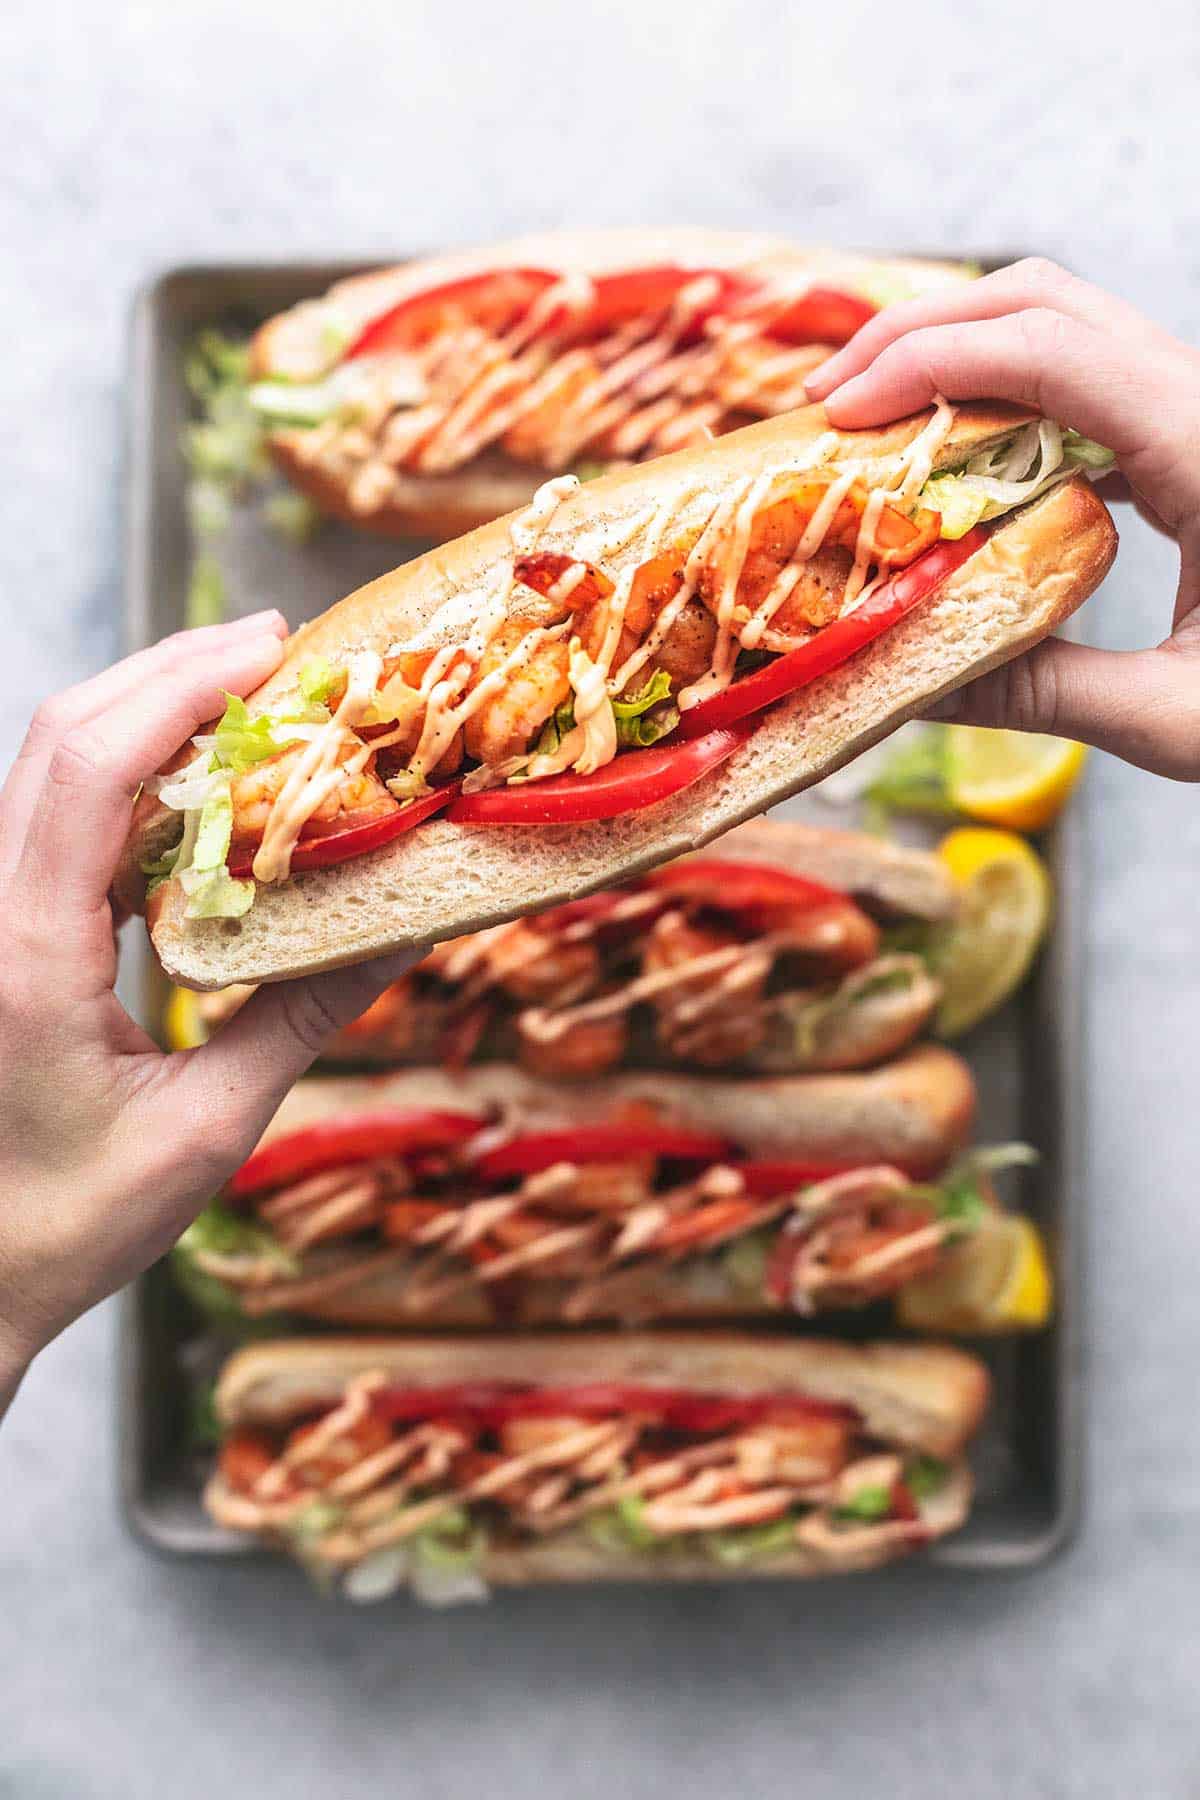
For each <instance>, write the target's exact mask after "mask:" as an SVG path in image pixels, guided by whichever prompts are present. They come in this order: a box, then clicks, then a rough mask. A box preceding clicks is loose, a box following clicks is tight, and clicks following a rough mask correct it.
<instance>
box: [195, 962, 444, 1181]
mask: <svg viewBox="0 0 1200 1800" xmlns="http://www.w3.org/2000/svg"><path fill="white" fill-rule="evenodd" d="M421 955H422V952H421V951H417V950H406V951H402V952H400V953H398V954H397V955H395V956H386V957H377V958H376V959H375V960H374V961H373V962H366V963H358V964H356V965H355V966H354V967H353V968H349V969H334V970H331V971H330V972H329V973H328V974H325V975H310V976H307V977H305V978H304V979H302V980H298V981H282V982H276V983H272V984H271V985H270V986H268V987H262V988H259V990H258V992H257V993H256V994H255V995H253V997H252V998H251V999H250V1000H248V1001H247V1002H246V1004H245V1006H243V1007H242V1008H241V1009H240V1011H239V1012H237V1013H236V1014H235V1015H234V1017H233V1018H232V1019H231V1020H230V1021H229V1023H228V1024H226V1025H224V1026H222V1028H221V1030H220V1032H219V1033H218V1034H217V1036H216V1037H214V1038H212V1039H210V1041H209V1042H208V1043H207V1044H204V1045H203V1046H202V1047H201V1048H200V1049H199V1050H191V1051H184V1052H182V1053H181V1054H180V1055H179V1056H178V1057H177V1058H173V1059H172V1061H173V1062H175V1061H177V1062H178V1063H179V1064H180V1065H181V1066H180V1071H179V1075H178V1077H177V1078H176V1081H175V1082H173V1084H172V1085H173V1088H174V1091H175V1093H176V1095H177V1096H178V1098H179V1100H180V1102H181V1103H182V1105H183V1110H184V1111H185V1113H186V1116H187V1117H189V1118H198V1119H199V1120H200V1121H201V1122H202V1123H203V1124H204V1126H205V1128H206V1129H211V1131H212V1132H213V1133H214V1134H215V1135H214V1141H215V1142H217V1143H219V1144H220V1145H221V1147H222V1149H223V1150H224V1149H225V1147H226V1146H228V1148H229V1154H230V1156H231V1158H232V1161H231V1162H230V1167H231V1168H235V1167H236V1166H237V1164H238V1163H239V1162H241V1161H242V1160H243V1159H244V1158H245V1157H246V1156H247V1155H248V1154H249V1152H250V1150H251V1149H252V1148H253V1146H254V1145H255V1144H256V1143H257V1141H258V1139H259V1137H260V1135H261V1133H262V1131H263V1128H264V1127H265V1125H266V1123H267V1120H268V1119H269V1118H270V1117H271V1115H272V1113H273V1112H274V1111H275V1109H276V1107H277V1106H278V1105H279V1104H280V1102H281V1101H282V1099H283V1097H284V1095H285V1094H286V1093H287V1091H288V1089H289V1088H290V1087H291V1086H292V1085H293V1083H294V1082H296V1081H297V1080H298V1079H299V1077H300V1076H301V1075H303V1073H304V1071H305V1070H306V1069H307V1068H308V1067H309V1066H310V1065H311V1063H312V1062H313V1060H314V1058H315V1057H316V1056H318V1055H319V1054H320V1052H321V1050H322V1049H323V1048H324V1046H325V1044H326V1043H327V1042H328V1041H329V1039H330V1038H331V1037H332V1036H333V1034H334V1033H335V1032H336V1031H340V1030H341V1029H342V1027H343V1026H344V1025H348V1024H349V1023H350V1021H351V1020H352V1019H357V1018H358V1016H359V1014H360V1013H363V1012H365V1011H366V1009H367V1007H368V1006H370V1005H371V1004H372V1003H373V1002H374V1001H376V1000H377V999H378V998H379V996H380V994H382V993H383V991H384V989H385V988H388V987H390V986H391V985H392V983H393V982H395V981H399V980H400V978H401V976H403V975H406V974H407V973H408V971H409V970H410V969H411V968H412V967H413V965H414V963H416V962H419V961H420V958H421ZM176 1082H177V1085H176Z"/></svg>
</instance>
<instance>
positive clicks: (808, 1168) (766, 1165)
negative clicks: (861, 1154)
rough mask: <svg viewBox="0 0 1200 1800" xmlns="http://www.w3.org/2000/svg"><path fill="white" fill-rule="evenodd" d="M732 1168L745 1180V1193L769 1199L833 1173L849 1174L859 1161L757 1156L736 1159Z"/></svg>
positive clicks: (828, 1178)
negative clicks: (842, 1161) (743, 1159)
mask: <svg viewBox="0 0 1200 1800" xmlns="http://www.w3.org/2000/svg"><path fill="white" fill-rule="evenodd" d="M733 1167H734V1168H735V1169H736V1170H737V1172H738V1174H739V1175H740V1176H741V1178H742V1181H743V1182H744V1183H745V1187H746V1192H747V1193H748V1194H753V1195H754V1197H755V1199H759V1200H770V1199H773V1198H774V1197H775V1196H776V1195H778V1194H791V1193H795V1192H797V1190H798V1189H800V1188H803V1187H811V1186H812V1184H813V1182H814V1181H828V1180H830V1178H831V1177H832V1176H834V1175H848V1174H850V1173H851V1172H852V1171H853V1170H854V1169H855V1168H858V1167H861V1162H860V1163H828V1162H810V1161H803V1160H797V1159H792V1158H788V1157H776V1158H754V1159H752V1160H750V1161H748V1162H735V1163H734V1164H733Z"/></svg>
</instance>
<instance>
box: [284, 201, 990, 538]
mask: <svg viewBox="0 0 1200 1800" xmlns="http://www.w3.org/2000/svg"><path fill="white" fill-rule="evenodd" d="M972 273H973V271H972V270H971V269H969V268H967V267H964V266H962V265H957V264H954V263H934V262H920V261H911V260H910V261H903V260H900V259H897V258H877V257H864V256H856V255H853V254H849V253H846V252H835V251H828V250H825V251H822V250H804V249H800V248H798V247H797V246H795V245H793V244H789V243H787V242H785V241H783V240H781V239H779V238H769V237H764V236H761V235H758V234H751V233H748V232H737V231H696V230H686V229H685V230H674V231H671V230H667V231H662V230H659V231H640V230H634V231H629V230H624V231H622V230H616V231H580V232H559V233H554V234H552V235H548V236H544V237H537V238H525V239H522V240H520V241H518V242H516V243H509V244H501V245H495V246H492V247H491V248H485V249H481V250H471V251H466V252H459V253H458V254H455V255H450V256H443V257H437V258H434V259H431V260H428V261H418V262H412V263H408V264H406V265H405V266H403V267H400V268H392V269H379V270H376V271H374V272H373V273H370V274H367V275H360V276H355V277H352V278H351V279H349V280H346V281H341V282H338V283H337V285H336V286H335V287H334V288H332V289H331V291H330V292H329V293H328V294H326V295H324V296H322V297H321V298H320V299H317V300H306V301H303V302H302V303H301V304H300V305H298V306H294V307H292V308H291V309H290V311H288V312H285V313H281V314H280V315H279V316H278V317H276V318H274V319H271V320H269V321H268V322H267V324H265V325H264V326H263V327H262V329H261V331H260V332H259V333H258V335H257V337H256V339H255V341H254V345H253V350H252V359H251V360H252V365H253V366H252V377H253V385H252V386H251V388H250V401H251V404H252V406H253V407H254V408H255V410H256V411H257V413H258V414H259V416H260V417H261V418H262V420H263V422H264V424H265V426H266V430H267V441H268V443H269V445H270V447H271V451H272V453H273V455H274V457H275V460H276V462H277V463H278V464H279V466H280V468H281V469H282V470H283V472H284V473H285V474H286V475H287V477H288V479H289V480H290V481H291V482H292V483H293V485H294V486H296V487H298V488H299V489H301V490H302V491H303V492H304V493H306V494H308V495H309V496H310V497H311V498H312V499H314V500H315V501H316V502H317V503H318V505H319V506H320V507H321V508H322V510H323V511H325V512H329V513H334V514H337V515H338V516H339V517H341V518H344V519H348V520H350V521H351V522H352V523H354V524H357V525H361V526H364V527H366V528H367V529H369V530H372V531H379V532H384V533H389V534H393V535H399V536H414V535H427V536H430V537H436V538H446V537H453V536H454V535H455V534H456V533H458V532H460V531H469V530H470V529H471V528H472V527H473V526H475V525H482V524H485V523H486V522H487V520H489V519H495V518H498V517H499V516H500V514H501V513H507V512H511V511H512V510H513V508H515V507H519V506H523V505H526V504H527V503H528V502H529V500H530V499H531V498H532V496H533V493H534V490H535V489H536V488H537V486H538V484H539V482H542V481H544V480H545V479H546V477H547V475H559V474H563V473H565V472H567V471H569V470H571V469H578V470H579V471H581V472H582V473H584V474H585V475H594V474H599V473H601V472H603V471H604V470H605V469H608V468H611V467H615V466H620V465H621V464H624V463H630V462H644V461H646V460H648V459H649V458H650V457H654V456H661V455H664V454H666V453H667V452H669V451H672V450H684V449H687V448H689V447H690V446H692V445H694V444H698V443H703V442H705V441H706V440H707V439H709V438H711V437H714V436H715V437H720V436H723V435H724V434H725V433H726V432H727V431H730V430H733V429H735V428H736V427H737V426H739V425H747V424H750V423H752V422H753V421H754V420H755V419H764V418H773V417H775V416H776V415H777V414H779V413H782V412H789V411H791V410H793V409H794V408H795V407H797V406H803V405H804V403H805V399H804V388H803V382H804V377H805V376H806V375H807V374H809V373H810V372H811V371H812V370H813V369H814V368H815V367H816V366H817V364H818V363H821V362H823V361H824V360H825V358H826V357H827V356H828V355H829V354H830V353H831V352H832V350H833V349H834V348H835V347H836V346H837V345H839V344H843V343H845V342H846V340H847V338H849V337H850V336H852V334H853V333H854V332H855V331H856V330H857V329H858V327H859V326H860V325H861V324H863V323H864V321H865V320H867V319H869V318H870V317H871V315H872V314H873V313H874V312H875V311H876V309H877V307H878V306H879V305H880V304H883V303H885V302H886V301H889V300H894V299H897V298H901V297H907V296H910V295H913V294H918V293H923V292H926V291H928V290H929V289H931V288H935V287H940V286H945V285H947V284H957V283H959V282H962V281H964V280H969V279H970V277H971V274H972Z"/></svg>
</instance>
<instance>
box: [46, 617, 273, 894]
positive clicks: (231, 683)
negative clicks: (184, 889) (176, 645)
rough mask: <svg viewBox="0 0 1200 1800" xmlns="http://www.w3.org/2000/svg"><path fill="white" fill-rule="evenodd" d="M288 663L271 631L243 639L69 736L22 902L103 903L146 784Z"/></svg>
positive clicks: (49, 787) (51, 760)
mask: <svg viewBox="0 0 1200 1800" xmlns="http://www.w3.org/2000/svg"><path fill="white" fill-rule="evenodd" d="M281 655H282V646H281V645H280V641H279V639H278V637H277V636H276V635H275V634H274V633H273V632H267V633H264V634H260V635H258V636H254V635H251V636H250V637H249V638H243V639H239V640H235V641H234V642H233V643H231V644H229V645H227V646H226V647H225V648H223V649H221V650H219V651H218V650H209V651H207V652H205V653H203V654H201V655H200V656H198V657H197V658H196V659H195V660H194V661H192V660H189V661H187V662H186V663H185V664H184V665H183V667H181V668H180V669H178V670H177V671H176V672H175V673H174V674H173V675H171V676H170V677H165V678H164V679H163V680H161V681H160V682H158V683H156V684H155V685H154V686H153V687H146V688H142V689H140V690H139V691H138V692H137V693H136V694H135V695H128V696H126V697H125V698H124V699H123V700H122V701H121V702H119V703H118V704H115V705H113V706H111V707H109V708H107V709H106V710H105V711H104V712H102V713H101V714H100V715H99V716H98V717H97V718H94V719H91V720H88V721H87V722H85V723H84V724H82V725H80V726H77V727H76V728H75V729H74V730H71V731H68V732H67V733H66V734H65V736H64V737H62V738H61V739H60V741H59V742H58V744H57V745H56V746H55V748H54V749H53V750H52V751H51V752H50V755H49V757H48V759H47V762H46V766H45V772H44V778H43V780H42V783H41V785H40V787H39V789H38V793H37V796H36V800H35V803H34V806H33V811H32V816H31V818H30V821H29V826H28V830H27V831H26V835H25V843H24V845H23V847H22V850H21V855H20V860H19V862H18V864H17V867H16V869H15V871H14V877H13V879H14V883H15V884H16V885H17V887H18V891H19V893H20V895H21V897H22V898H23V899H24V900H25V901H27V902H29V903H32V904H34V905H37V906H40V907H45V908H48V909H49V911H50V912H51V913H56V914H61V912H62V911H63V910H64V908H66V909H67V910H69V909H71V908H72V907H79V906H83V907H86V908H91V907H92V906H96V905H99V904H100V903H102V902H103V901H104V898H105V896H106V894H107V892H108V888H109V885H110V883H111V881H112V878H113V873H114V870H115V869H116V866H117V861H118V858H119V856H120V853H121V847H122V845H123V844H124V841H125V836H126V833H127V832H128V829H129V818H130V812H131V809H132V807H133V801H134V797H135V795H136V793H137V790H138V788H139V786H140V785H141V783H142V782H143V781H146V780H148V779H149V777H150V776H151V775H153V774H154V773H155V771H156V770H157V769H158V768H160V767H161V765H162V764H163V763H164V762H166V760H167V758H168V757H169V756H171V755H172V754H173V753H174V752H175V751H176V750H178V748H179V746H180V745H181V744H183V743H186V742H187V740H188V738H189V737H191V735H192V734H193V732H195V731H197V730H198V729H199V727H200V726H201V725H203V724H205V723H206V721H207V720H209V719H211V718H212V717H213V715H214V713H219V712H220V710H221V707H222V704H223V700H224V694H225V692H226V690H228V691H229V692H231V693H235V694H248V693H250V692H251V691H252V690H253V689H254V688H256V687H258V685H259V684H260V683H261V682H263V681H265V680H266V678H267V676H268V675H270V674H271V673H272V671H273V670H274V669H276V668H277V667H278V665H279V660H280V657H281Z"/></svg>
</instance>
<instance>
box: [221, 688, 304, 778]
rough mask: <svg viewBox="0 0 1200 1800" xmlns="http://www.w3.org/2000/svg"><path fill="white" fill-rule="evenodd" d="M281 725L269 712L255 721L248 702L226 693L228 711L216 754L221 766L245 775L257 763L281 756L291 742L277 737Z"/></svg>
mask: <svg viewBox="0 0 1200 1800" xmlns="http://www.w3.org/2000/svg"><path fill="white" fill-rule="evenodd" d="M279 723H281V721H276V720H275V719H273V718H271V716H270V714H269V713H260V714H259V715H258V717H257V718H253V719H252V718H251V717H250V713H249V711H248V709H247V706H246V702H245V701H244V700H242V699H239V697H238V696H237V695H236V694H226V696H225V711H224V713H223V715H222V717H221V720H220V723H219V724H218V726H217V729H216V732H215V734H214V737H215V743H214V747H213V755H214V756H215V758H216V760H217V763H218V764H219V766H220V767H221V768H223V769H232V771H233V773H234V774H235V775H244V774H245V772H246V770H247V769H252V768H253V767H254V765H255V763H260V762H265V761H266V760H267V758H268V757H269V756H277V755H278V754H279V752H280V751H281V750H282V749H283V748H284V745H285V743H286V741H287V740H286V738H284V739H282V740H281V739H279V738H277V737H276V735H275V733H276V731H277V730H278V726H279Z"/></svg>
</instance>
